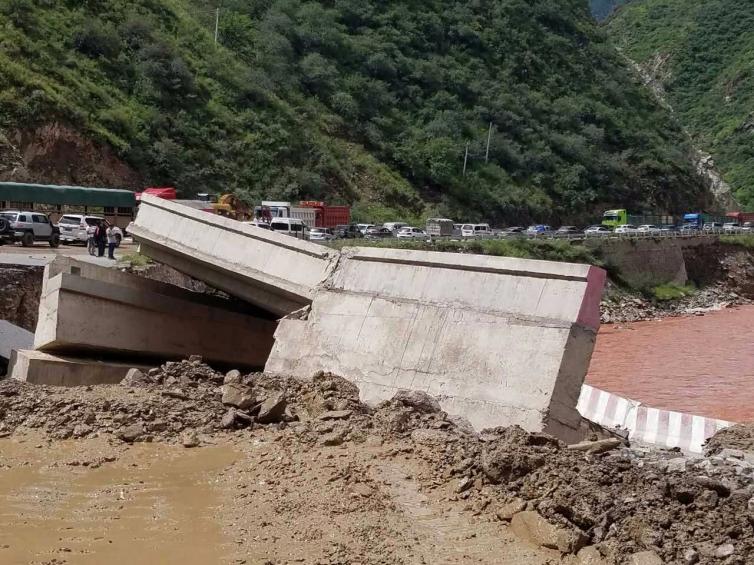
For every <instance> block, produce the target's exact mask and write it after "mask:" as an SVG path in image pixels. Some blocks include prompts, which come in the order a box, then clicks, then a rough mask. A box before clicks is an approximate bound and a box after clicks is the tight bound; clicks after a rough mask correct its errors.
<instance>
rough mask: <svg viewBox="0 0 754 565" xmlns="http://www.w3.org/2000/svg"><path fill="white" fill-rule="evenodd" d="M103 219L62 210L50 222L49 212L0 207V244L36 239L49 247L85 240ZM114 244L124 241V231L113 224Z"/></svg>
mask: <svg viewBox="0 0 754 565" xmlns="http://www.w3.org/2000/svg"><path fill="white" fill-rule="evenodd" d="M104 221H105V218H104V217H102V216H88V215H84V214H64V215H63V216H61V217H60V219H59V220H58V223H57V224H55V223H53V221H52V219H51V218H50V216H48V215H47V214H44V213H42V212H34V211H30V210H2V211H0V245H3V244H6V243H9V244H13V243H21V245H23V246H24V247H31V246H32V245H34V244H35V243H36V242H39V241H41V242H47V243H49V245H50V247H53V248H55V247H58V246H60V244H61V243H87V242H88V241H89V237H90V236H91V235H92V234H93V232H94V229H95V228H96V227H97V226H98V225H100V224H101V223H102V222H104ZM112 227H113V230H115V238H116V239H117V243H116V247H120V244H121V242H122V241H123V237H124V235H123V231H122V230H121V229H120V228H119V227H118V226H115V225H113V226H112Z"/></svg>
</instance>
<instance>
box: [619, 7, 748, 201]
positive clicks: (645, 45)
mask: <svg viewBox="0 0 754 565" xmlns="http://www.w3.org/2000/svg"><path fill="white" fill-rule="evenodd" d="M609 26H610V27H609V28H610V31H611V33H612V34H613V35H614V38H615V42H616V44H617V45H619V46H620V47H621V48H623V49H624V50H625V52H626V54H627V55H628V56H629V57H631V58H633V59H634V60H635V61H637V62H638V63H640V64H641V65H642V66H644V67H645V68H646V69H647V71H648V72H650V73H651V74H652V75H653V78H654V79H655V80H656V81H657V82H658V83H659V84H660V85H661V87H662V88H663V89H664V91H665V97H666V99H667V101H668V102H669V103H670V104H671V105H672V107H673V108H674V110H675V111H676V113H677V115H678V117H679V119H680V121H681V123H682V124H683V125H684V126H686V127H687V129H688V130H689V131H690V132H691V134H692V135H693V137H694V141H695V143H696V145H698V146H699V147H700V148H702V149H704V150H706V151H708V152H710V153H711V154H712V155H713V157H714V159H715V162H716V163H717V166H718V167H719V168H720V169H721V170H722V172H723V174H724V177H725V179H726V180H727V181H728V182H729V183H730V184H731V185H732V187H733V190H734V192H735V194H736V196H737V198H738V200H739V201H740V202H741V203H742V204H743V205H744V206H745V207H748V208H750V209H754V3H752V2H750V1H745V2H741V1H739V0H634V1H633V2H631V3H630V4H629V5H627V6H626V7H624V8H623V9H622V10H621V11H620V13H619V14H618V15H617V16H616V17H615V18H614V19H613V20H611V21H610V24H609Z"/></svg>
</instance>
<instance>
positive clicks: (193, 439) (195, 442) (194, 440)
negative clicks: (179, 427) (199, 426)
mask: <svg viewBox="0 0 754 565" xmlns="http://www.w3.org/2000/svg"><path fill="white" fill-rule="evenodd" d="M181 445H183V447H189V448H190V447H198V446H199V436H198V435H197V434H196V432H195V431H193V430H189V431H187V432H185V433H184V434H183V435H182V436H181Z"/></svg>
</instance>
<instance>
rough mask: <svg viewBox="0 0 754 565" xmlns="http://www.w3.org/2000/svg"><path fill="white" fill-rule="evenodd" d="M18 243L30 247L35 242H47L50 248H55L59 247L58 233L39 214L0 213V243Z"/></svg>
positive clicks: (13, 211)
mask: <svg viewBox="0 0 754 565" xmlns="http://www.w3.org/2000/svg"><path fill="white" fill-rule="evenodd" d="M18 241H20V242H21V245H23V246H24V247H31V246H32V245H34V242H36V241H47V242H48V243H49V244H50V247H57V246H58V245H60V231H59V230H58V228H57V227H56V226H54V225H53V224H52V222H51V221H50V218H48V217H47V215H46V214H42V213H41V212H26V211H18V210H4V211H2V212H0V243H6V242H7V243H16V242H18Z"/></svg>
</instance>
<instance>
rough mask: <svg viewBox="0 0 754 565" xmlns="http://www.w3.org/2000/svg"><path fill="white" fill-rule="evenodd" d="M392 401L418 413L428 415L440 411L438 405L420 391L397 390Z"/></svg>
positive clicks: (432, 398)
mask: <svg viewBox="0 0 754 565" xmlns="http://www.w3.org/2000/svg"><path fill="white" fill-rule="evenodd" d="M393 400H394V401H398V402H400V403H401V404H403V405H404V406H408V407H410V408H413V409H414V410H418V411H419V412H427V413H430V412H441V411H442V408H440V403H439V402H437V400H435V399H434V397H432V396H430V395H429V394H427V393H426V392H424V391H422V390H399V391H398V392H396V393H395V395H394V396H393Z"/></svg>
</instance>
